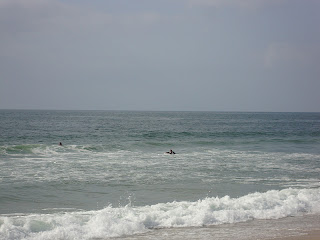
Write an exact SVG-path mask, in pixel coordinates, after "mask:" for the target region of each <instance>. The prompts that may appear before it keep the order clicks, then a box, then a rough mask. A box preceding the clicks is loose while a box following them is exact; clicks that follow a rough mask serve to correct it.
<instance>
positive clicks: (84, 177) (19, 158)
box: [0, 110, 320, 239]
mask: <svg viewBox="0 0 320 240" xmlns="http://www.w3.org/2000/svg"><path fill="white" fill-rule="evenodd" d="M60 142H61V143H62V146H60V145H59V143H60ZM170 149H173V150H174V151H175V153H176V154H174V155H170V154H166V153H165V152H167V151H169V150H170ZM319 170H320V113H251V112H250V113H236V112H130V111H45V110H42V111H36V110H0V190H1V191H0V229H1V230H0V239H24V238H25V239H45V238H47V239H55V238H56V237H57V236H60V235H61V236H65V238H64V237H62V238H60V239H73V237H74V236H75V238H77V236H83V238H84V239H91V238H96V237H97V238H99V237H101V236H104V237H114V236H116V237H121V236H126V235H132V234H133V235H134V234H136V233H139V232H144V230H145V229H149V230H150V229H154V228H167V227H169V228H171V227H176V226H180V227H181V226H183V227H193V226H203V225H212V224H222V223H232V222H237V221H240V222H243V221H247V220H249V219H264V218H263V217H262V216H265V218H266V219H270V218H281V217H286V216H291V215H300V214H302V213H303V212H308V213H318V208H316V207H315V204H314V203H315V202H319V199H320V192H319V187H320V174H319V172H320V171H319ZM254 193H256V194H258V198H257V199H256V198H255V196H253V195H251V194H254ZM226 196H228V197H229V198H231V199H227V198H225V197H226ZM301 196H303V197H304V199H305V202H303V200H302V199H300V198H301ZM276 198H279V202H277V204H278V205H279V206H281V207H283V208H284V209H287V210H283V212H282V213H280V212H279V211H275V213H272V214H273V215H272V214H271V213H270V211H271V210H270V209H269V206H273V205H272V204H273V202H272V201H273V200H272V199H276ZM215 199H218V200H219V201H220V205H219V206H220V207H217V206H218V205H216V202H215V201H218V200H215ZM288 199H295V201H298V203H297V204H298V205H299V204H300V205H299V206H301V205H303V207H301V209H300V208H297V207H296V206H295V205H294V204H296V203H295V202H294V201H293V202H289V203H288V201H287V200H288ZM232 201H238V203H237V204H238V205H236V203H235V202H232ZM252 201H256V204H257V205H258V206H257V205H248V203H249V202H252ZM259 204H260V205H259ZM277 204H276V205H277ZM286 204H287V205H286ZM202 205H204V206H202ZM192 206H193V208H192ZM237 206H238V207H237ZM233 208H234V212H233V216H234V218H231V217H229V218H228V217H227V218H225V220H222V219H224V218H223V217H220V218H219V217H218V215H217V214H218V212H217V211H218V210H219V211H221V212H223V213H224V214H227V212H228V211H229V210H230V209H233ZM174 209H180V210H181V211H180V213H182V215H183V216H180V213H178V212H179V211H178V212H175V211H174ZM188 209H189V210H188ZM257 209H259V210H261V211H262V212H261V213H260V215H259V214H257V215H254V214H253V215H252V214H251V215H250V214H249V213H247V212H246V211H251V210H252V212H254V211H256V210H257ZM288 209H289V210H288ZM292 209H298V210H297V212H295V210H292ZM130 211H131V212H130ZM199 212H200V213H203V214H204V216H203V217H202V218H201V219H200V217H199V216H197V215H196V213H199ZM319 212H320V209H319ZM209 213H210V214H209ZM130 214H131V215H130ZM139 214H140V215H139ZM141 214H142V215H141ZM219 214H220V212H219ZM281 214H282V215H281ZM144 215H146V216H145V218H143V216H144ZM134 216H136V217H134ZM166 217H168V218H167V219H166V220H164V219H165V218H166ZM95 218H98V219H99V220H100V221H99V223H101V222H102V223H103V222H104V223H105V225H103V224H102V225H101V226H100V225H99V224H93V225H90V224H89V223H91V222H90V221H93V219H95ZM77 219H78V220H77ZM124 219H125V220H126V221H124ZM172 219H175V220H172ZM179 219H180V220H179ZM188 219H194V220H188ZM219 219H220V220H219ZM237 219H238V220H237ZM120 220H121V221H120ZM77 221H78V222H77ZM122 221H124V222H122ZM170 221H171V222H170ZM70 222H71V223H72V224H71V225H72V226H74V233H73V234H74V235H68V234H67V233H66V232H65V231H67V230H66V229H67V227H68V226H69V225H68V224H70ZM128 222H131V223H132V222H133V223H135V224H136V225H130V227H128ZM117 224H118V225H117ZM87 225H88V226H89V225H90V229H91V230H83V229H85V227H84V226H87ZM80 226H81V227H80ZM110 226H112V227H113V228H112V227H111V228H110ZM77 227H79V229H82V230H79V229H78V228H77ZM104 227H105V228H104ZM60 228H61V229H60ZM92 228H93V229H95V231H94V230H92ZM115 228H117V229H122V230H123V231H120V230H119V231H113V230H111V229H115ZM37 229H38V230H37ZM128 229H129V230H128ZM130 229H131V230H130ZM81 231H85V232H81ZM40 232H41V234H40ZM55 234H58V235H55ZM59 234H60V235H59ZM63 234H66V235H63ZM77 234H78V235H77Z"/></svg>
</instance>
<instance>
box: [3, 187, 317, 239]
mask: <svg viewBox="0 0 320 240" xmlns="http://www.w3.org/2000/svg"><path fill="white" fill-rule="evenodd" d="M319 202H320V189H284V190H281V191H276V190H272V191H268V192H265V193H253V194H248V195H246V196H243V197H240V198H230V197H229V196H225V197H222V198H219V197H215V198H206V199H203V200H199V201H197V202H187V201H185V202H171V203H159V204H156V205H152V206H144V207H132V206H129V205H128V206H125V207H119V208H113V207H111V206H108V207H106V208H104V209H102V210H99V211H89V212H68V213H56V214H41V215H40V214H33V215H24V216H1V217H0V224H1V226H0V239H92V238H108V237H119V236H124V235H132V234H136V233H142V232H146V231H149V230H151V229H154V228H168V227H190V226H208V225H218V224H225V223H236V222H244V221H248V220H253V219H278V218H283V217H287V216H298V215H303V214H308V213H311V214H319V213H320V204H319Z"/></svg>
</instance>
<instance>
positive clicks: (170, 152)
mask: <svg viewBox="0 0 320 240" xmlns="http://www.w3.org/2000/svg"><path fill="white" fill-rule="evenodd" d="M166 153H169V154H176V153H175V152H174V151H172V149H170V151H169V152H166Z"/></svg>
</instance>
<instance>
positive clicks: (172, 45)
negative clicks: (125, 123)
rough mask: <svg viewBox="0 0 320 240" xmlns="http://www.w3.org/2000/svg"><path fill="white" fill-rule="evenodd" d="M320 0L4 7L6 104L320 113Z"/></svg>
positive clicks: (97, 1)
mask: <svg viewBox="0 0 320 240" xmlns="http://www.w3.org/2000/svg"><path fill="white" fill-rule="evenodd" d="M319 12H320V1H319V0H90V1H85V0H0V109H53V110H59V109H61V110H143V111H149V110H152V111H267V112H269V111H273V112H320V14H319Z"/></svg>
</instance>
